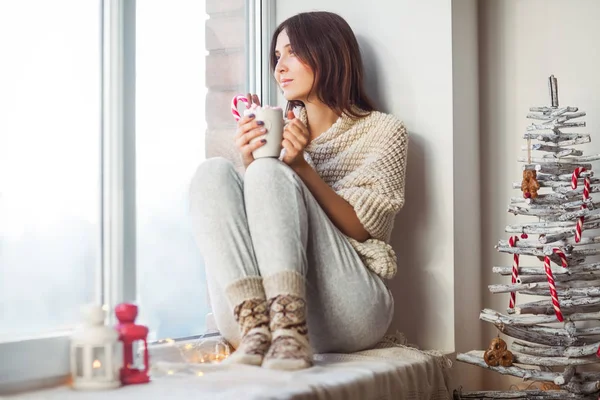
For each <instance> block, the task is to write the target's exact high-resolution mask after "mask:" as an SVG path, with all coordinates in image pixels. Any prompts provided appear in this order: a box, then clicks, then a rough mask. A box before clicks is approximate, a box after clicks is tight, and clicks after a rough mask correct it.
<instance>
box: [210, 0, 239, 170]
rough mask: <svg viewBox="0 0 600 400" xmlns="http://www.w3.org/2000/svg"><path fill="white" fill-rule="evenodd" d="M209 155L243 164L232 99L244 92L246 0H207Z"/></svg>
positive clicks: (237, 164)
mask: <svg viewBox="0 0 600 400" xmlns="http://www.w3.org/2000/svg"><path fill="white" fill-rule="evenodd" d="M206 12H207V14H208V15H209V16H210V19H209V20H208V21H206V49H207V50H208V55H207V56H206V85H207V86H208V94H207V95H206V120H207V131H206V157H207V158H208V157H215V156H222V157H225V158H228V159H230V160H231V161H233V162H234V163H235V164H236V166H237V167H238V168H239V167H241V161H240V157H239V154H238V152H237V149H236V148H235V145H234V143H233V137H234V135H235V129H236V123H235V121H234V119H233V118H232V116H231V111H230V107H231V99H232V97H233V96H234V95H236V94H238V93H245V89H244V87H245V84H244V81H245V79H246V76H245V74H246V62H245V48H244V47H245V40H246V37H245V36H246V33H245V32H246V16H245V0H206Z"/></svg>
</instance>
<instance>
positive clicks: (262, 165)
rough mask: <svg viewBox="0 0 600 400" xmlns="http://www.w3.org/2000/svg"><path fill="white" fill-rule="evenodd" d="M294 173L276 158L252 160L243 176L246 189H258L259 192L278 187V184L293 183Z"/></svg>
mask: <svg viewBox="0 0 600 400" xmlns="http://www.w3.org/2000/svg"><path fill="white" fill-rule="evenodd" d="M294 175H295V173H294V171H293V170H292V169H291V168H290V167H288V166H287V164H285V163H284V162H283V161H280V160H279V159H277V158H272V157H265V158H259V159H257V160H254V161H253V162H252V163H251V164H250V165H249V166H248V168H247V169H246V173H245V174H244V185H245V186H246V187H247V188H255V187H256V188H260V191H264V190H269V188H273V187H278V186H279V182H282V181H287V182H295V178H294Z"/></svg>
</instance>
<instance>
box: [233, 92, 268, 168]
mask: <svg viewBox="0 0 600 400" xmlns="http://www.w3.org/2000/svg"><path fill="white" fill-rule="evenodd" d="M246 98H247V99H248V100H249V101H250V102H251V103H254V104H257V105H259V106H260V99H259V98H258V96H257V95H251V94H250V93H248V95H247V96H246ZM265 133H266V129H265V127H264V126H263V122H262V121H256V119H255V115H254V114H250V115H247V116H245V117H242V118H240V120H239V121H238V128H237V131H236V132H235V145H236V147H237V148H238V150H239V151H240V154H241V156H242V163H243V164H244V168H248V166H249V165H250V164H251V163H252V161H254V157H253V156H252V152H253V151H254V150H256V149H258V148H260V147H262V146H264V145H265V143H266V142H267V141H266V140H265V139H263V140H257V141H255V142H254V143H252V144H250V140H252V139H254V138H256V137H258V136H260V135H264V134H265Z"/></svg>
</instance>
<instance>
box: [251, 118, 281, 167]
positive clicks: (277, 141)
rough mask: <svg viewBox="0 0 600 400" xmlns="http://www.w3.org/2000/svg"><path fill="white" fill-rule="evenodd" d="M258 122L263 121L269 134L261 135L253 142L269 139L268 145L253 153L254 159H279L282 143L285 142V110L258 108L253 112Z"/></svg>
mask: <svg viewBox="0 0 600 400" xmlns="http://www.w3.org/2000/svg"><path fill="white" fill-rule="evenodd" d="M252 112H253V113H254V115H255V116H256V117H255V119H256V120H257V121H263V122H264V123H265V124H264V125H263V126H264V127H265V128H266V129H267V133H265V134H264V135H260V136H258V137H256V138H254V139H252V140H250V143H254V142H256V141H257V140H262V139H267V143H265V144H264V145H262V146H261V147H259V148H258V149H256V150H254V151H253V152H252V156H253V157H254V158H263V157H279V155H280V154H281V149H282V146H281V142H282V141H283V110H282V109H281V108H262V107H257V108H256V109H254V110H252Z"/></svg>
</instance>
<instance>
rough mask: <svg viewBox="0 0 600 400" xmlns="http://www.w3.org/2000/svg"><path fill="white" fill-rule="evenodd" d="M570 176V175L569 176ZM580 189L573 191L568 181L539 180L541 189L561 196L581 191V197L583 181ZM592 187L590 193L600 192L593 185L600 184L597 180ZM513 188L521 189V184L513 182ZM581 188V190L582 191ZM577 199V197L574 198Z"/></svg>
mask: <svg viewBox="0 0 600 400" xmlns="http://www.w3.org/2000/svg"><path fill="white" fill-rule="evenodd" d="M567 175H570V174H567ZM556 176H562V174H559V175H556ZM578 182H579V187H578V188H577V189H575V190H573V189H571V182H567V181H558V180H551V179H548V180H538V183H539V184H540V187H541V188H545V187H547V188H551V189H552V190H554V191H555V192H556V193H560V194H566V193H568V192H570V191H574V192H575V191H577V190H581V192H580V193H578V194H579V195H580V196H581V194H582V193H583V180H579V181H578ZM590 183H591V184H592V186H591V187H590V193H593V192H600V188H598V187H596V189H595V190H594V186H593V185H596V186H597V185H598V184H599V183H600V180H599V179H597V178H593V179H591V182H590ZM512 188H513V189H521V182H513V183H512ZM580 188H581V189H580ZM541 194H549V193H541ZM573 197H576V196H573Z"/></svg>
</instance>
